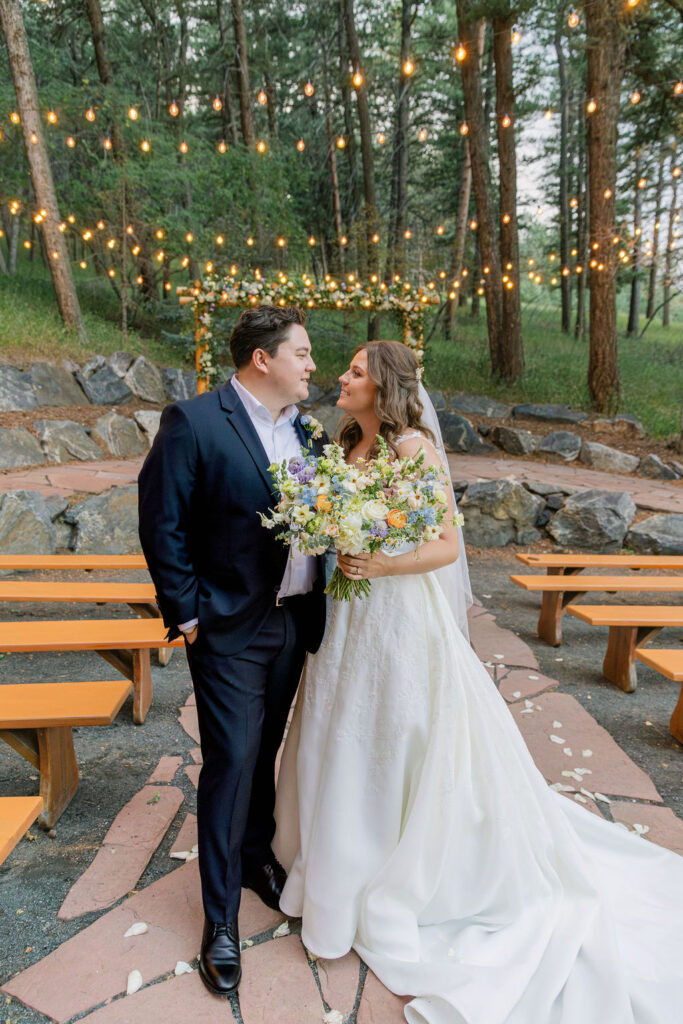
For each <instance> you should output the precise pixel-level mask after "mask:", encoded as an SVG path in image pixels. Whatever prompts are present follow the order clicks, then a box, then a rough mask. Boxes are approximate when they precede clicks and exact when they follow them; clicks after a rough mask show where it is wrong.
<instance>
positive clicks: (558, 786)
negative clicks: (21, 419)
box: [550, 773, 574, 793]
mask: <svg viewBox="0 0 683 1024" xmlns="http://www.w3.org/2000/svg"><path fill="white" fill-rule="evenodd" d="M563 774H564V773H563ZM550 788H551V789H554V790H555V792H556V793H573V792H574V787H573V786H565V784H564V783H563V782H553V784H552V786H551V787H550Z"/></svg>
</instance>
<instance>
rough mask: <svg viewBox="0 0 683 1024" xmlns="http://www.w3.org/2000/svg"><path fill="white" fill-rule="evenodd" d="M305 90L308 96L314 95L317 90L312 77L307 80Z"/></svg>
mask: <svg viewBox="0 0 683 1024" xmlns="http://www.w3.org/2000/svg"><path fill="white" fill-rule="evenodd" d="M304 92H305V94H306V95H307V96H312V95H313V93H314V92H315V89H314V87H313V83H312V82H311V80H310V79H309V80H308V81H307V82H306V84H305V86H304Z"/></svg>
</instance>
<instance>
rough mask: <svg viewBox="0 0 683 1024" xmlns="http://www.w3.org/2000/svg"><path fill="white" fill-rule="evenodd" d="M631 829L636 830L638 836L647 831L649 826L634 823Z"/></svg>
mask: <svg viewBox="0 0 683 1024" xmlns="http://www.w3.org/2000/svg"><path fill="white" fill-rule="evenodd" d="M633 831H634V832H637V833H638V835H639V836H644V835H645V834H646V833H647V832H649V831H650V826H649V825H636V824H635V823H634V825H633Z"/></svg>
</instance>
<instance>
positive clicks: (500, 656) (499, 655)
mask: <svg viewBox="0 0 683 1024" xmlns="http://www.w3.org/2000/svg"><path fill="white" fill-rule="evenodd" d="M493 657H494V658H498V660H499V661H502V660H503V658H504V657H505V655H504V654H494V655H493Z"/></svg>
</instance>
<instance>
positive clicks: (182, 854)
mask: <svg viewBox="0 0 683 1024" xmlns="http://www.w3.org/2000/svg"><path fill="white" fill-rule="evenodd" d="M189 852H190V851H189V850H175V851H174V852H173V853H171V854H169V856H170V858H171V860H187V858H188V855H189Z"/></svg>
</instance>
